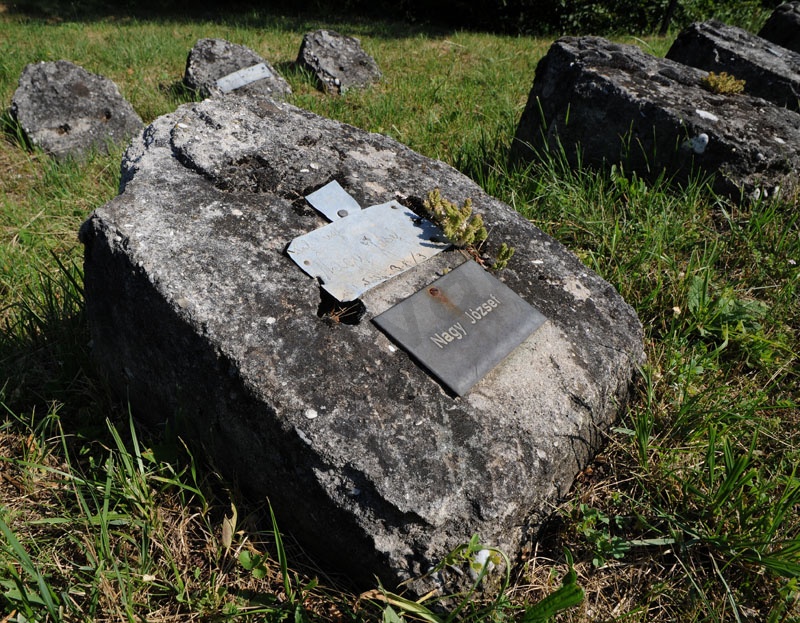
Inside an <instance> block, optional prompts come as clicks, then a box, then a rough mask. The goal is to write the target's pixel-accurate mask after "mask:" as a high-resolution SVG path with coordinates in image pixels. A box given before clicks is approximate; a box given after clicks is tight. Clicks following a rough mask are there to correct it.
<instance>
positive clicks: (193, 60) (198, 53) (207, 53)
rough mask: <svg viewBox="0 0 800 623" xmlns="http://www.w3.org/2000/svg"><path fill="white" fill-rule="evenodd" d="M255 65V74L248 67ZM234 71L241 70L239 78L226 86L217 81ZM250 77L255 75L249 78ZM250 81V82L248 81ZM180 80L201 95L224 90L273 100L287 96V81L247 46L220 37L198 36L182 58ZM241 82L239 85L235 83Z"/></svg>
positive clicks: (288, 90) (214, 93)
mask: <svg viewBox="0 0 800 623" xmlns="http://www.w3.org/2000/svg"><path fill="white" fill-rule="evenodd" d="M259 66H260V67H259ZM251 68H253V69H255V68H258V69H260V71H258V73H254V72H253V71H251V72H250V75H249V76H248V75H247V73H246V72H247V71H248V69H251ZM234 73H239V74H240V75H241V74H242V73H244V77H243V79H242V80H238V81H233V82H232V83H231V84H230V85H229V86H230V87H234V88H232V89H231V90H230V91H228V88H227V87H225V86H220V84H218V81H219V80H220V79H224V78H226V77H227V76H231V75H232V74H234ZM253 78H257V79H255V80H253ZM250 80H252V81H250ZM183 83H184V84H185V85H186V86H187V87H188V88H190V89H193V90H195V91H197V92H198V93H199V94H200V95H201V96H202V97H210V96H212V95H220V94H222V93H225V92H232V93H236V94H239V95H241V94H248V95H264V96H266V97H271V98H273V99H284V98H285V97H286V96H287V95H290V94H291V92H292V88H291V87H290V86H289V83H288V82H286V80H284V79H283V77H282V76H281V75H280V74H278V72H277V71H275V69H274V68H273V67H272V65H270V64H269V63H268V62H267V61H266V60H265V59H263V58H261V57H260V56H259V55H258V54H256V53H255V52H254V51H253V50H251V49H250V48H248V47H246V46H244V45H239V44H238V43H231V42H230V41H225V40H224V39H200V40H198V41H197V43H196V44H195V45H194V47H193V48H192V49H191V51H190V52H189V56H188V57H187V58H186V71H185V72H184V74H183ZM238 84H241V86H235V85H238Z"/></svg>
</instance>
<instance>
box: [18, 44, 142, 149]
mask: <svg viewBox="0 0 800 623" xmlns="http://www.w3.org/2000/svg"><path fill="white" fill-rule="evenodd" d="M11 114H12V116H13V117H14V118H15V119H16V120H17V122H18V123H19V125H20V127H21V128H22V130H23V131H24V132H25V135H26V136H27V137H28V140H30V142H31V143H33V144H34V145H37V146H39V147H41V148H42V149H43V150H44V151H46V152H47V153H49V154H51V155H53V156H55V157H56V158H65V157H67V156H73V157H81V156H82V155H84V154H85V153H86V152H87V151H88V150H90V149H97V150H99V151H101V152H105V153H107V152H108V147H109V144H110V143H116V144H122V143H125V142H126V141H128V140H129V139H130V138H131V136H133V135H134V134H136V133H138V132H141V130H142V128H143V127H144V126H143V124H142V120H141V119H140V118H139V115H137V114H136V111H134V110H133V107H132V106H131V105H130V104H129V103H128V102H127V101H126V100H125V99H124V98H123V97H122V95H120V92H119V89H118V88H117V85H115V84H114V83H113V82H112V81H111V80H109V79H108V78H104V77H102V76H98V75H97V74H93V73H89V72H88V71H86V70H85V69H83V68H82V67H79V66H78V65H75V64H74V63H70V62H69V61H63V60H62V61H55V62H47V63H45V62H41V63H31V64H29V65H27V66H26V67H25V69H24V70H23V71H22V75H21V76H20V79H19V86H18V87H17V90H16V91H15V92H14V97H13V98H12V100H11Z"/></svg>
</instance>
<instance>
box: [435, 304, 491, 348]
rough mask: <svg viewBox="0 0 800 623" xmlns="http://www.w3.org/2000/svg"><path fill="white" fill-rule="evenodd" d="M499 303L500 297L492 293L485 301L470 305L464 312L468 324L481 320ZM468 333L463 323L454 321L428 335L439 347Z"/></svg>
mask: <svg viewBox="0 0 800 623" xmlns="http://www.w3.org/2000/svg"><path fill="white" fill-rule="evenodd" d="M498 305H500V299H498V298H497V296H496V295H494V294H492V295H490V296H489V298H488V299H486V302H485V303H483V304H481V305H478V306H476V307H470V308H469V310H467V311H465V312H464V315H465V316H466V317H467V318H469V323H470V324H477V323H478V321H480V320H483V319H484V318H486V316H488V315H489V314H490V313H491V312H493V311H494V310H495V309H496V308H497V306H498ZM467 335H468V333H467V330H466V329H465V328H464V325H463V324H462V323H460V322H456V323H455V324H452V325H450V327H448V328H447V329H445V330H444V331H442V332H440V333H434V334H433V335H432V336H430V338H431V341H432V342H433V343H434V344H436V346H438V347H439V348H444V347H445V346H447V345H448V344H450V343H451V342H454V341H455V340H462V339H464V338H465V337H467Z"/></svg>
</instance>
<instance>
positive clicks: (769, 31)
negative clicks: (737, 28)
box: [758, 2, 800, 53]
mask: <svg viewBox="0 0 800 623" xmlns="http://www.w3.org/2000/svg"><path fill="white" fill-rule="evenodd" d="M758 36H759V37H763V38H764V39H766V40H767V41H772V43H777V44H778V45H780V46H783V47H784V48H788V49H789V50H792V51H794V52H798V53H800V2H784V3H783V4H781V5H780V6H779V7H778V8H776V9H775V10H774V11H773V12H772V15H770V16H769V19H768V20H767V21H766V22H765V23H764V26H763V27H762V28H761V30H759V31H758Z"/></svg>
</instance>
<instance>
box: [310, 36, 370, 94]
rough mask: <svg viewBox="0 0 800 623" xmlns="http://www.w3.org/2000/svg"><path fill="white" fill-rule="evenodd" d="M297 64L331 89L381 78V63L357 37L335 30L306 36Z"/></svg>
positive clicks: (337, 91) (362, 85) (365, 84)
mask: <svg viewBox="0 0 800 623" xmlns="http://www.w3.org/2000/svg"><path fill="white" fill-rule="evenodd" d="M296 62H297V64H298V65H299V66H300V67H303V68H304V69H307V70H309V71H310V72H312V73H313V74H314V76H316V79H317V81H318V82H319V84H320V85H321V87H322V88H323V89H324V90H325V91H327V92H328V93H335V94H337V95H338V94H341V93H344V92H345V91H347V90H348V89H352V88H365V87H368V86H370V85H371V84H373V83H375V82H377V81H378V80H380V79H381V71H380V69H378V63H376V62H375V59H374V58H372V57H371V56H370V55H369V54H367V53H366V52H365V51H364V49H363V48H362V47H361V42H360V41H359V40H358V39H356V38H355V37H346V36H344V35H340V34H339V33H338V32H335V31H333V30H315V31H314V32H309V33H306V34H305V35H304V36H303V43H302V44H301V45H300V52H299V53H298V55H297V61H296Z"/></svg>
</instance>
